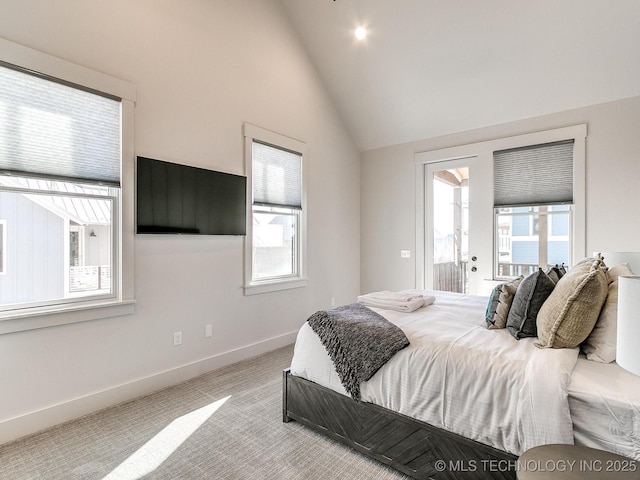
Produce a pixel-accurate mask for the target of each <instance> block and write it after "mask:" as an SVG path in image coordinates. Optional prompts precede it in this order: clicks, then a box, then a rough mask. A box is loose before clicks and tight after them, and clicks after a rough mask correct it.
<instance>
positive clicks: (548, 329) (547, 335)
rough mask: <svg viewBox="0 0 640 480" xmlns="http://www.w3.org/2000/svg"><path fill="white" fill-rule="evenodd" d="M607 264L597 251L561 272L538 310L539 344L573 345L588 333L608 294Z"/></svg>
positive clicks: (567, 346)
mask: <svg viewBox="0 0 640 480" xmlns="http://www.w3.org/2000/svg"><path fill="white" fill-rule="evenodd" d="M608 285H609V279H608V277H607V267H606V265H605V264H604V262H603V260H602V256H601V255H598V257H597V258H596V259H594V260H593V261H592V262H591V264H589V263H588V262H584V263H580V264H578V265H577V266H575V267H574V268H572V269H571V270H569V271H568V272H567V274H566V275H564V276H563V277H562V278H561V279H560V281H559V282H558V285H556V288H555V289H554V290H553V292H552V293H551V295H549V298H548V299H547V301H546V302H545V303H544V305H542V308H541V309H540V312H539V314H538V321H537V327H538V338H539V339H540V340H539V342H537V343H536V346H537V347H540V348H574V347H577V346H578V345H580V344H581V343H582V342H584V340H585V339H586V338H587V337H588V336H589V334H590V333H591V331H592V330H593V327H594V325H595V323H596V320H598V315H599V314H600V310H601V309H602V305H603V304H604V301H605V299H606V297H607V291H608Z"/></svg>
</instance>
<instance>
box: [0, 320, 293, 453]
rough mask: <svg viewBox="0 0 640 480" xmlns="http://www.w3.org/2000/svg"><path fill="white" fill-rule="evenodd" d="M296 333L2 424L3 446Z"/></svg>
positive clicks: (275, 344)
mask: <svg viewBox="0 0 640 480" xmlns="http://www.w3.org/2000/svg"><path fill="white" fill-rule="evenodd" d="M296 334H297V331H295V332H289V333H286V334H284V335H281V336H278V337H275V338H270V339H268V340H264V341H261V342H257V343H253V344H251V345H246V346H244V347H240V348H237V349H234V350H230V351H228V352H224V353H220V354H217V355H214V356H211V357H208V358H205V359H202V360H198V361H196V362H193V363H189V364H186V365H181V366H179V367H176V368H172V369H170V370H166V371H164V372H159V373H156V374H153V375H150V376H148V377H144V378H140V379H137V380H133V381H131V382H128V383H125V384H121V385H116V386H114V387H111V388H108V389H105V390H102V391H99V392H95V393H91V394H89V395H85V396H83V397H79V398H74V399H71V400H68V401H66V402H62V403H59V404H56V405H52V406H50V407H46V408H43V409H41V410H37V411H34V412H30V413H27V414H25V415H21V416H19V417H15V418H10V419H8V420H3V421H0V445H1V444H3V443H6V442H10V441H13V440H16V439H18V438H20V437H24V436H26V435H30V434H32V433H35V432H39V431H41V430H44V429H46V428H49V427H53V426H55V425H58V424H60V423H63V422H67V421H69V420H73V419H75V418H79V417H82V416H84V415H87V414H89V413H93V412H97V411H98V410H101V409H103V408H107V407H111V406H113V405H117V404H119V403H122V402H126V401H128V400H132V399H134V398H137V397H140V396H142V395H147V394H149V393H153V392H156V391H158V390H161V389H163V388H165V387H169V386H172V385H176V384H178V383H181V382H184V381H186V380H189V379H190V378H194V377H197V376H198V375H202V374H203V373H207V372H210V371H211V370H215V369H217V368H221V367H224V366H227V365H231V364H232V363H236V362H239V361H241V360H246V359H248V358H251V357H254V356H256V355H260V354H262V353H266V352H269V351H271V350H275V349H277V348H280V347H284V346H286V345H290V344H292V343H293V342H294V341H295V338H296Z"/></svg>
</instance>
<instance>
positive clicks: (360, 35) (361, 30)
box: [356, 27, 367, 40]
mask: <svg viewBox="0 0 640 480" xmlns="http://www.w3.org/2000/svg"><path fill="white" fill-rule="evenodd" d="M366 36H367V30H366V29H365V28H364V27H358V28H356V38H357V39H358V40H364V37H366Z"/></svg>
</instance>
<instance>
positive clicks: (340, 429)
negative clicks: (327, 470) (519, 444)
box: [282, 369, 517, 480]
mask: <svg viewBox="0 0 640 480" xmlns="http://www.w3.org/2000/svg"><path fill="white" fill-rule="evenodd" d="M282 415H283V421H284V422H289V421H291V420H295V421H297V422H299V423H301V424H302V425H305V426H307V427H309V428H312V429H314V430H316V431H318V432H321V433H323V434H324V435H326V436H328V437H330V438H332V439H334V440H337V441H339V442H342V443H343V444H345V445H348V446H349V447H351V448H354V449H355V450H357V451H359V452H361V453H364V454H365V455H367V456H368V457H371V458H374V459H376V460H379V461H380V462H382V463H385V464H387V465H389V466H391V467H393V468H394V469H396V470H399V471H400V472H403V473H405V474H407V475H409V476H410V477H413V478H415V479H435V480H444V479H451V480H455V479H460V478H464V479H481V480H484V479H487V480H489V479H491V480H495V479H509V480H515V479H516V461H517V457H515V456H514V455H511V454H509V453H505V452H503V451H501V450H498V449H495V448H492V447H489V446H487V445H484V444H481V443H479V442H476V441H473V440H469V439H467V438H464V437H462V436H460V435H457V434H454V433H451V432H448V431H446V430H442V429H440V428H436V427H433V426H431V425H429V424H427V423H424V422H421V421H419V420H416V419H413V418H410V417H407V416H405V415H401V414H399V413H396V412H393V411H391V410H388V409H385V408H382V407H380V406H378V405H374V404H371V403H365V402H356V401H354V400H353V399H351V398H350V397H346V396H344V395H341V394H339V393H337V392H334V391H333V390H330V389H328V388H325V387H322V386H320V385H318V384H316V383H313V382H310V381H309V380H306V379H303V378H300V377H296V376H295V375H291V373H290V372H289V369H287V370H285V371H284V372H283V389H282Z"/></svg>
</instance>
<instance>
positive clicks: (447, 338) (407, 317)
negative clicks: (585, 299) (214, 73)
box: [291, 290, 578, 455]
mask: <svg viewBox="0 0 640 480" xmlns="http://www.w3.org/2000/svg"><path fill="white" fill-rule="evenodd" d="M407 292H416V293H422V294H428V295H435V296H436V300H435V302H434V303H433V304H432V305H430V306H427V307H423V308H421V309H419V310H416V311H415V312H412V313H400V312H394V311H391V310H382V309H375V308H374V309H372V310H375V311H376V312H378V313H380V314H381V315H383V316H384V317H386V318H387V319H388V320H389V321H391V322H393V323H395V324H396V325H398V327H400V328H401V329H402V330H403V331H404V332H405V334H406V335H407V337H408V338H409V341H410V342H411V345H409V347H407V348H405V349H403V350H401V351H400V352H398V353H397V354H396V355H395V356H394V357H393V358H392V359H391V360H390V361H389V362H387V364H386V365H385V366H383V367H382V368H381V369H380V370H379V371H378V372H377V373H376V374H375V375H374V376H373V377H372V378H371V379H370V380H369V381H367V382H363V383H362V385H361V394H362V401H365V402H371V403H375V404H377V405H380V406H383V407H385V408H388V409H390V410H394V411H396V412H400V413H402V414H404V415H408V416H411V417H413V418H417V419H419V420H422V421H424V422H427V423H429V424H431V425H433V426H436V427H440V428H444V429H446V430H449V431H451V432H455V433H458V434H460V435H463V436H464V437H467V438H471V439H473V440H477V441H479V442H482V443H484V444H487V445H491V446H493V447H495V448H498V449H500V450H503V451H506V452H510V453H513V454H515V455H520V454H521V453H522V452H524V451H525V450H527V449H529V448H531V447H534V446H536V445H542V444H548V443H569V444H573V432H572V423H571V417H570V415H569V405H568V399H567V386H568V384H569V382H570V379H571V372H572V370H573V368H574V366H575V363H576V360H577V357H578V349H577V348H576V349H538V348H536V347H534V346H533V342H534V341H535V339H533V338H525V339H522V340H519V341H518V340H516V339H515V338H513V337H512V336H511V335H510V334H509V333H508V332H507V331H506V330H505V329H503V330H488V329H486V328H485V327H484V326H483V317H484V311H485V308H486V305H487V298H486V297H476V296H470V295H461V294H456V293H447V292H424V291H417V290H411V291H407ZM291 373H292V374H294V375H297V376H300V377H303V378H306V379H308V380H311V381H313V382H316V383H318V384H320V385H323V386H325V387H328V388H331V389H333V390H335V391H337V392H340V393H342V394H345V395H346V392H345V390H344V388H343V387H342V384H341V383H340V380H339V378H338V375H337V373H336V371H335V369H334V367H333V364H332V363H331V360H330V358H329V356H328V355H327V352H326V350H325V349H324V347H323V345H322V344H321V343H320V339H319V338H318V336H317V335H316V334H315V333H314V332H313V330H312V329H311V327H309V325H308V324H306V323H305V324H304V325H303V327H302V328H301V329H300V332H299V334H298V339H297V341H296V346H295V352H294V357H293V360H292V362H291Z"/></svg>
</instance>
